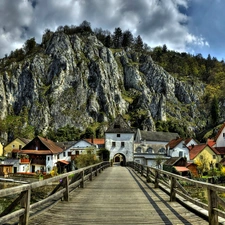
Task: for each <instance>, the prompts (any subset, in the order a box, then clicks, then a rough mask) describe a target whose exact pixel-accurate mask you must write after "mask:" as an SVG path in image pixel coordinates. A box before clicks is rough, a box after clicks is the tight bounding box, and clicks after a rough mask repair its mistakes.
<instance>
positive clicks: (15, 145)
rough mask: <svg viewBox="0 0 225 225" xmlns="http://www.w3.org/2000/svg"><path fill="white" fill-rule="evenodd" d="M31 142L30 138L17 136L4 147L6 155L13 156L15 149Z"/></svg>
mask: <svg viewBox="0 0 225 225" xmlns="http://www.w3.org/2000/svg"><path fill="white" fill-rule="evenodd" d="M29 142H30V140H29V139H25V138H19V137H18V138H16V139H14V140H13V141H12V142H10V143H9V144H7V145H6V146H5V147H4V156H7V157H11V156H12V150H13V149H19V150H20V149H22V148H23V147H24V146H25V145H26V144H28V143H29Z"/></svg>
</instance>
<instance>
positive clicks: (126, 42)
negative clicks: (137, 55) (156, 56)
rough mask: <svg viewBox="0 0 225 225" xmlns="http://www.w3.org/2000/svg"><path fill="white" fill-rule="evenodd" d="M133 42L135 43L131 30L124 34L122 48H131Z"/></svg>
mask: <svg viewBox="0 0 225 225" xmlns="http://www.w3.org/2000/svg"><path fill="white" fill-rule="evenodd" d="M133 41H134V38H133V35H132V33H131V32H130V31H129V30H127V31H125V32H123V40H122V47H131V46H132V44H133Z"/></svg>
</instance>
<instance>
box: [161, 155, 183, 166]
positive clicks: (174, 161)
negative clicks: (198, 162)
mask: <svg viewBox="0 0 225 225" xmlns="http://www.w3.org/2000/svg"><path fill="white" fill-rule="evenodd" d="M181 158H182V157H171V158H170V159H168V160H166V161H165V162H164V165H171V166H173V165H174V164H175V163H176V162H178V161H179V160H180V159H181Z"/></svg>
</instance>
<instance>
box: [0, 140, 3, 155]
mask: <svg viewBox="0 0 225 225" xmlns="http://www.w3.org/2000/svg"><path fill="white" fill-rule="evenodd" d="M0 156H3V144H2V143H1V142H0Z"/></svg>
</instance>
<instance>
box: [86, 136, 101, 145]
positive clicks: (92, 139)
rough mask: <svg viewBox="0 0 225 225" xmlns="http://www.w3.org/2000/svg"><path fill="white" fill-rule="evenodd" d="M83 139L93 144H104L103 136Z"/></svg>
mask: <svg viewBox="0 0 225 225" xmlns="http://www.w3.org/2000/svg"><path fill="white" fill-rule="evenodd" d="M85 140H86V141H88V142H90V143H92V144H94V145H104V144H105V139H104V138H88V139H85Z"/></svg>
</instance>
